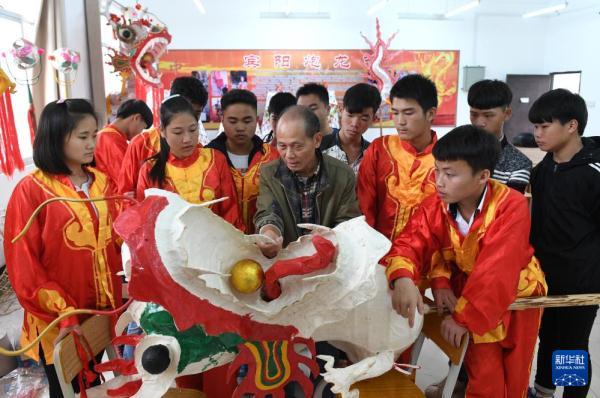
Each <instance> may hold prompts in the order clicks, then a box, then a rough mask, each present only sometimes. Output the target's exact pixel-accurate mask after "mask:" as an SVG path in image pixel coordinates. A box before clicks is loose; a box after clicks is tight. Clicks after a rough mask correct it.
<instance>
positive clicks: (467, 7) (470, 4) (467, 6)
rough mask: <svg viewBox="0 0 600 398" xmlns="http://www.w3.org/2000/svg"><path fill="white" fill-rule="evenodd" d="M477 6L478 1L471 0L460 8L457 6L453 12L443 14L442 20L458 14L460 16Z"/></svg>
mask: <svg viewBox="0 0 600 398" xmlns="http://www.w3.org/2000/svg"><path fill="white" fill-rule="evenodd" d="M478 5H479V0H473V1H470V2H468V3H465V4H463V5H462V6H458V7H456V8H455V9H453V10H450V11H448V12H447V13H445V14H444V18H450V17H453V16H455V15H458V14H462V13H463V12H465V11H469V10H470V9H472V8H475V7H477V6H478Z"/></svg>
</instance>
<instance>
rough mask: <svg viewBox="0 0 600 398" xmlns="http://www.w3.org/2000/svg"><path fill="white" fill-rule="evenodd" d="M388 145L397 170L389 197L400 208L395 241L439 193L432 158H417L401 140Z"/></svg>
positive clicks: (389, 140) (388, 179) (389, 179)
mask: <svg viewBox="0 0 600 398" xmlns="http://www.w3.org/2000/svg"><path fill="white" fill-rule="evenodd" d="M385 143H387V145H384V147H385V150H386V151H387V153H388V155H389V156H390V158H391V159H392V161H393V163H394V166H393V168H392V171H391V172H390V174H389V175H387V176H386V178H385V182H386V186H387V193H388V195H389V196H390V197H391V198H392V199H393V201H394V202H395V203H396V204H397V207H398V211H397V212H396V219H395V220H394V233H393V235H392V237H391V240H393V238H394V237H396V236H397V235H398V234H399V233H400V232H401V231H402V230H403V229H404V226H405V225H406V223H407V222H408V220H409V218H410V216H411V215H412V214H413V213H414V212H415V210H416V208H417V206H418V205H420V204H421V202H422V201H423V199H425V198H426V197H427V196H429V195H431V194H432V193H434V192H435V183H433V182H432V181H428V178H429V176H430V174H431V173H432V172H433V168H434V158H433V155H431V154H426V155H421V156H419V155H414V154H412V153H410V152H408V151H407V150H406V149H404V147H403V146H402V141H401V140H400V138H399V137H397V136H389V138H387V139H386V141H385Z"/></svg>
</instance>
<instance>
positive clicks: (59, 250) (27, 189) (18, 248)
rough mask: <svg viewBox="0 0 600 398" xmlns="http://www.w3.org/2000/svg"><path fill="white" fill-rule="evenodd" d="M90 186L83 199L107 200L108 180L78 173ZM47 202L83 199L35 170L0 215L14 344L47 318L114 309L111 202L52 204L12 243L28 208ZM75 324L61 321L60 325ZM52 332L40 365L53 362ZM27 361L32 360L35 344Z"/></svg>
mask: <svg viewBox="0 0 600 398" xmlns="http://www.w3.org/2000/svg"><path fill="white" fill-rule="evenodd" d="M86 170H87V171H88V173H89V174H90V176H91V178H92V181H91V183H90V187H89V195H90V198H98V197H105V196H110V195H111V194H112V193H113V191H114V186H113V185H112V184H111V182H110V180H109V179H108V177H107V176H106V175H105V174H104V173H102V172H100V171H98V170H95V169H94V168H87V169H86ZM53 197H69V198H77V199H80V198H86V197H87V196H86V195H85V193H83V192H78V191H77V190H76V189H75V187H74V186H73V184H72V183H71V180H70V179H69V177H68V176H66V175H51V174H48V173H45V172H43V171H41V170H36V171H34V172H32V173H31V174H29V175H27V176H26V177H25V178H23V179H22V180H21V181H20V182H19V183H18V184H17V186H16V187H15V190H14V191H13V194H12V196H11V198H10V201H9V202H8V208H7V211H6V226H5V232H4V233H5V235H4V236H5V241H4V249H5V252H6V264H7V270H8V276H9V278H10V282H11V284H12V287H13V288H14V290H15V293H16V295H17V297H18V299H19V302H20V303H21V305H22V306H23V308H24V309H25V314H24V322H23V333H22V335H21V344H22V345H26V344H28V343H29V342H30V341H32V340H33V339H35V338H36V337H37V336H38V333H39V332H40V331H41V330H42V329H44V328H45V327H46V326H47V325H48V324H49V323H50V322H51V321H52V320H54V319H55V318H56V317H58V316H59V315H61V314H63V313H65V312H67V311H69V310H73V309H77V308H88V309H114V308H116V307H118V306H120V305H121V304H122V301H121V279H120V278H119V277H118V276H117V272H119V271H121V270H122V267H121V256H120V249H119V246H118V244H117V243H116V239H117V236H116V235H115V234H114V232H113V230H112V223H113V220H114V219H115V217H116V216H117V214H118V204H117V203H115V202H114V201H98V202H94V203H75V202H53V203H50V204H48V205H46V206H45V207H44V208H42V210H41V212H40V213H39V214H38V215H37V217H36V218H35V219H34V222H33V224H32V225H31V228H30V229H29V230H28V231H27V233H26V234H25V235H24V236H23V237H22V238H21V239H19V240H18V241H16V242H15V243H14V244H13V243H11V241H12V239H13V238H14V237H15V236H17V235H18V234H19V232H21V230H22V229H23V228H24V227H25V224H26V223H27V221H28V219H29V218H30V216H31V215H32V214H33V212H34V210H35V209H36V208H37V207H38V206H39V205H40V204H41V203H42V202H44V201H45V200H47V199H50V198H53ZM76 323H77V318H76V317H70V318H66V319H64V320H63V321H62V322H61V324H60V326H61V327H67V326H71V325H74V324H76ZM58 332H59V328H58V327H56V328H53V329H51V330H50V332H49V333H48V334H46V335H45V336H44V337H43V338H42V340H41V344H42V348H43V350H44V356H45V359H46V363H48V364H51V363H53V351H54V343H53V342H54V339H56V337H57V335H58ZM27 355H28V356H30V357H32V358H34V359H36V360H39V345H36V346H35V347H34V348H32V349H31V350H30V351H28V352H27Z"/></svg>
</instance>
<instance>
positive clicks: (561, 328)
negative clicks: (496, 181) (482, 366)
mask: <svg viewBox="0 0 600 398" xmlns="http://www.w3.org/2000/svg"><path fill="white" fill-rule="evenodd" d="M587 116H588V113H587V108H586V105H585V101H584V100H583V98H581V97H580V96H579V95H577V94H573V93H571V92H569V91H568V90H564V89H556V90H552V91H549V92H547V93H546V94H544V95H542V96H541V97H540V98H539V99H538V100H537V101H535V103H534V104H533V105H532V107H531V110H530V111H529V120H530V121H531V122H532V123H533V124H534V127H535V129H534V137H535V141H536V142H537V144H538V146H539V147H540V149H541V150H543V151H546V152H548V154H547V155H546V157H545V158H544V160H543V161H542V162H541V163H540V164H538V165H537V166H536V167H535V168H534V169H533V172H532V176H531V192H532V197H533V200H532V225H531V243H532V245H533V247H534V249H535V255H536V257H537V258H538V259H539V260H540V263H541V265H542V269H543V271H544V272H545V274H546V281H547V282H548V294H549V295H557V294H577V293H599V292H600V137H581V135H582V134H583V132H584V130H585V126H586V123H587ZM597 310H598V306H586V307H567V308H546V309H545V310H544V315H543V317H542V324H541V328H540V334H539V337H540V345H539V351H538V359H537V374H536V378H535V391H534V390H531V394H530V395H531V396H532V397H551V396H552V395H553V393H554V389H555V385H554V380H553V379H552V353H553V351H555V350H584V351H588V343H589V336H590V332H591V330H592V326H593V324H594V319H595V318H596V311H597ZM588 365H589V380H588V383H587V385H586V386H582V387H565V392H564V395H563V396H564V397H569V398H571V397H586V396H587V393H588V390H589V386H590V383H591V360H590V361H588Z"/></svg>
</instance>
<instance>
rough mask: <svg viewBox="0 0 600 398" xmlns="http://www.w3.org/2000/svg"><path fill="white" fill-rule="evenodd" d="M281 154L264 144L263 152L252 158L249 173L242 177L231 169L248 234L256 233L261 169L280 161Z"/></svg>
mask: <svg viewBox="0 0 600 398" xmlns="http://www.w3.org/2000/svg"><path fill="white" fill-rule="evenodd" d="M278 158H279V153H278V152H277V150H275V149H274V148H273V147H272V146H271V145H269V144H263V152H262V153H261V152H257V153H255V154H254V156H253V157H252V161H251V162H250V165H249V166H248V171H246V173H245V174H243V175H242V173H240V171H239V170H238V169H236V168H235V167H230V168H229V169H230V170H231V175H232V176H233V181H234V182H235V190H236V192H237V195H238V196H237V197H238V205H239V208H240V213H241V216H242V222H243V223H244V227H245V228H246V233H247V234H253V233H254V214H256V200H257V199H258V191H259V185H258V181H259V178H260V168H261V166H262V165H263V164H265V163H268V162H270V161H272V160H275V159H278Z"/></svg>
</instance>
